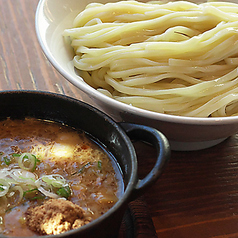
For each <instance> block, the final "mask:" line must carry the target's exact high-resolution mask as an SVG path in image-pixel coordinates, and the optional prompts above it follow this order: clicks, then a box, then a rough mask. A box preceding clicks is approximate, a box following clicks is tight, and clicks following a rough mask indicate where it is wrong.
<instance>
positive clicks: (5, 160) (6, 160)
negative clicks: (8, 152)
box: [3, 157, 11, 165]
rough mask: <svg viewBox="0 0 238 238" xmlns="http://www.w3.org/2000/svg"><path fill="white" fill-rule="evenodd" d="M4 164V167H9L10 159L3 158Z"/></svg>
mask: <svg viewBox="0 0 238 238" xmlns="http://www.w3.org/2000/svg"><path fill="white" fill-rule="evenodd" d="M3 159H4V162H5V164H6V165H10V164H11V159H9V158H8V157H3Z"/></svg>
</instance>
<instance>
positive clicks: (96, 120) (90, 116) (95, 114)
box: [0, 91, 170, 238]
mask: <svg viewBox="0 0 238 238" xmlns="http://www.w3.org/2000/svg"><path fill="white" fill-rule="evenodd" d="M7 117H10V118H12V119H24V118H25V117H32V118H37V119H44V120H51V121H55V122H60V123H64V124H66V125H69V126H71V127H74V128H76V129H80V130H83V131H85V132H86V133H88V134H90V135H91V136H92V137H93V138H94V139H96V140H97V141H99V142H100V143H101V144H103V145H104V146H106V148H107V149H108V151H109V152H110V153H112V155H113V156H114V157H115V159H116V160H117V162H118V163H119V166H120V167H121V170H122V173H123V177H124V185H125V190H124V194H123V195H122V197H121V198H120V199H119V201H118V202H117V203H116V204H115V205H114V206H113V207H112V208H111V209H110V210H109V211H108V212H106V213H105V214H103V215H102V216H100V217H99V218H98V219H96V220H94V221H92V222H91V223H89V224H87V225H85V226H83V227H81V228H79V229H75V230H71V231H68V232H65V233H62V234H59V235H54V236H53V237H80V238H90V237H94V238H95V237H97V238H114V237H117V236H118V232H119V229H120V225H121V221H122V218H123V215H124V213H125V210H126V208H127V204H128V203H129V202H130V201H132V200H133V199H135V198H136V197H138V196H139V195H141V194H142V193H143V192H144V191H145V190H146V189H147V188H148V187H149V186H151V185H152V184H153V183H154V182H155V181H156V180H157V179H158V178H159V176H160V174H161V173H162V170H163V168H164V166H165V164H166V163H167V161H168V159H169V157H170V148H169V143H168V141H167V139H166V137H165V136H164V135H163V134H162V133H160V132H159V131H157V130H155V129H153V128H150V127H147V126H143V125H136V124H130V123H116V122H115V121H113V120H112V119H111V118H110V117H108V116H107V115H105V114H104V113H103V112H101V111H99V110H98V109H96V108H94V107H92V106H90V105H88V104H86V103H83V102H81V101H78V100H76V99H73V98H70V97H67V96H64V95H59V94H55V93H48V92H37V91H3V92H0V120H3V119H6V118H7ZM131 139H133V140H134V139H135V140H143V141H145V142H148V143H151V144H152V145H153V146H154V147H156V149H157V158H156V162H155V165H154V167H153V168H152V170H151V171H150V172H149V173H148V175H147V176H146V177H145V178H144V179H139V178H138V175H137V171H138V163H137V158H136V152H135V149H134V147H133V145H132V142H131ZM43 237H52V235H49V236H43Z"/></svg>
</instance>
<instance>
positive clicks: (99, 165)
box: [98, 160, 102, 169]
mask: <svg viewBox="0 0 238 238" xmlns="http://www.w3.org/2000/svg"><path fill="white" fill-rule="evenodd" d="M98 168H99V169H101V168H102V161H100V160H99V161H98Z"/></svg>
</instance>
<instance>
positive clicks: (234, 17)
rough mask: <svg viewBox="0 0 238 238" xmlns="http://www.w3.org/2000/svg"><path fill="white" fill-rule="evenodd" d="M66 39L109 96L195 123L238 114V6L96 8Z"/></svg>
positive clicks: (77, 61)
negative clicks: (197, 119)
mask: <svg viewBox="0 0 238 238" xmlns="http://www.w3.org/2000/svg"><path fill="white" fill-rule="evenodd" d="M63 35H64V36H65V37H69V38H70V39H71V45H72V47H73V48H74V51H75V57H74V59H73V62H74V66H75V67H76V68H77V69H79V70H80V72H81V76H82V77H83V78H84V80H85V81H86V82H87V83H88V84H89V85H91V86H92V87H94V88H96V89H97V90H98V91H100V92H101V93H104V94H105V95H107V96H109V97H112V98H114V99H115V100H118V101H120V102H123V103H127V104H130V105H132V106H135V107H139V108H142V109H146V110H150V111H154V112H159V113H166V114H171V115H180V116H189V117H223V116H233V115H238V87H237V82H238V68H237V66H238V4H235V3H231V2H206V3H201V4H195V3H191V2H186V1H177V2H167V3H162V2H160V1H155V2H149V3H142V2H137V1H121V2H116V3H107V4H99V3H91V4H89V5H88V6H87V7H86V9H85V10H84V11H82V12H81V13H79V14H78V15H77V17H76V18H75V19H74V22H73V27H72V28H71V29H66V30H64V33H63Z"/></svg>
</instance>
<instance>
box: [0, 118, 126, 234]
mask: <svg viewBox="0 0 238 238" xmlns="http://www.w3.org/2000/svg"><path fill="white" fill-rule="evenodd" d="M23 153H30V154H32V155H34V156H35V157H36V159H37V160H36V166H35V169H34V171H33V172H32V171H28V174H27V175H26V174H25V173H23V175H22V176H21V177H20V176H19V177H20V178H21V179H23V178H22V177H24V176H26V177H27V176H28V177H29V174H30V176H31V175H32V174H34V176H35V178H36V179H39V178H41V177H42V176H44V175H52V174H58V175H61V176H63V178H64V179H65V180H66V181H67V184H68V185H69V188H70V191H71V192H70V196H69V197H68V200H69V201H71V202H73V203H75V204H77V205H79V206H80V207H81V208H82V209H83V210H84V211H85V214H86V216H88V217H90V218H91V219H92V220H94V219H96V218H98V217H99V216H101V215H102V214H104V213H105V212H107V211H108V210H109V209H110V208H111V207H112V206H113V205H114V204H115V203H116V202H117V200H118V198H119V197H120V195H121V194H122V192H123V181H122V176H121V173H120V170H119V167H118V166H117V164H116V162H115V160H114V159H113V158H111V156H109V154H108V153H107V152H106V151H105V150H104V149H103V148H102V147H101V146H99V145H98V144H97V143H95V142H94V141H92V140H91V139H90V138H89V137H88V136H86V135H85V134H84V133H83V132H78V131H75V130H74V129H72V128H70V127H67V126H64V125H59V124H57V123H52V122H47V121H40V120H33V119H26V120H11V119H8V120H5V121H1V122H0V179H1V176H2V175H3V173H4V171H13V170H14V171H17V169H20V168H19V164H18V161H19V156H20V155H22V154H23ZM25 172H26V171H25ZM1 174H2V175H1ZM32 180H34V179H32ZM2 186H3V185H2ZM20 186H21V185H20ZM14 187H15V190H14ZM16 187H17V184H11V187H10V190H9V192H8V193H7V194H6V195H4V196H2V197H0V234H4V235H8V236H33V235H36V233H35V232H33V231H31V230H30V229H28V227H27V225H26V219H25V212H26V211H27V209H28V208H29V207H32V206H36V205H37V206H38V205H42V204H43V202H44V201H45V200H48V199H50V196H46V195H45V194H44V193H42V192H40V191H39V190H37V189H34V186H33V187H32V185H29V184H28V185H27V186H21V187H22V188H23V192H24V193H23V197H22V199H21V201H18V199H19V198H20V192H19V191H18V190H17V189H16ZM0 189H1V182H0ZM11 189H12V190H11ZM57 194H59V193H58V190H57Z"/></svg>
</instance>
